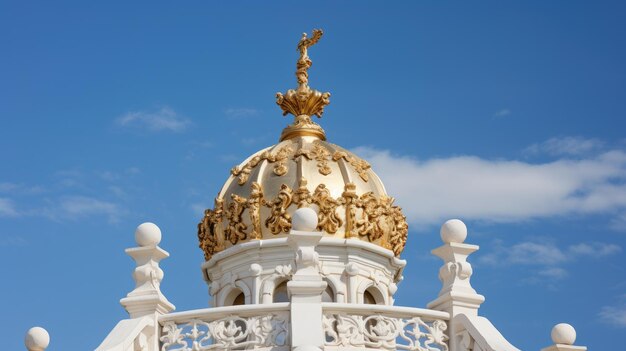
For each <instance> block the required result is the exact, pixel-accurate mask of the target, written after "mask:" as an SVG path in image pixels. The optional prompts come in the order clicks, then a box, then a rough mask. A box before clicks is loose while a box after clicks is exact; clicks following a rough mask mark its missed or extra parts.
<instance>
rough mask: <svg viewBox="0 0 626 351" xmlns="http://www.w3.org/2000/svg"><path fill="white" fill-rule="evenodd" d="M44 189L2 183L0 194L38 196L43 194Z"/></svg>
mask: <svg viewBox="0 0 626 351" xmlns="http://www.w3.org/2000/svg"><path fill="white" fill-rule="evenodd" d="M44 191H45V189H44V188H43V187H42V186H39V185H34V186H26V185H24V184H18V183H10V182H2V183H0V193H16V194H24V195H32V194H39V193H42V192H44Z"/></svg>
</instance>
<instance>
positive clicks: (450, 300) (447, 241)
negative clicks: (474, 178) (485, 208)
mask: <svg viewBox="0 0 626 351" xmlns="http://www.w3.org/2000/svg"><path fill="white" fill-rule="evenodd" d="M466 237H467V227H466V226H465V224H464V223H463V222H461V221H460V220H458V219H451V220H449V221H447V222H445V223H444V224H443V225H442V226H441V239H442V240H443V242H444V245H443V246H440V247H438V248H436V249H434V250H432V251H431V252H432V253H433V254H434V255H435V256H437V257H439V258H441V259H442V260H443V265H442V266H441V268H440V269H439V280H441V282H442V284H443V287H442V288H441V291H440V292H439V296H438V297H437V298H436V299H435V300H434V301H432V302H430V303H429V304H428V308H430V309H434V310H439V311H446V312H448V313H450V320H453V318H454V316H456V315H458V314H465V315H468V316H477V315H478V309H479V307H480V305H481V304H482V303H483V302H484V301H485V297H484V296H482V295H479V294H478V293H476V290H474V288H472V285H471V284H470V277H471V276H472V273H473V271H472V265H471V264H470V263H469V262H467V257H468V256H469V255H471V254H472V253H474V252H475V251H477V250H478V246H477V245H469V244H464V243H463V241H465V238H466ZM450 324H451V325H450V326H449V328H448V332H449V335H456V334H457V326H456V325H455V324H454V323H450ZM454 342H455V341H454V338H450V343H451V344H454ZM450 350H451V351H455V350H457V347H456V345H450Z"/></svg>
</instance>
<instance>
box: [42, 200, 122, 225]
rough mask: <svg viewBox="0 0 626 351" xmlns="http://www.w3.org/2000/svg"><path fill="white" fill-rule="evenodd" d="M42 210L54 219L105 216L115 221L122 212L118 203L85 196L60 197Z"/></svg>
mask: <svg viewBox="0 0 626 351" xmlns="http://www.w3.org/2000/svg"><path fill="white" fill-rule="evenodd" d="M42 212H43V213H44V214H45V215H46V216H48V217H49V218H51V219H54V220H60V219H80V218H85V217H92V216H106V218H107V220H108V221H109V222H117V221H118V220H119V218H120V216H121V215H122V214H123V211H122V209H121V208H120V207H119V205H117V204H115V203H112V202H108V201H103V200H99V199H96V198H92V197H87V196H65V197H62V198H61V199H60V200H59V201H58V203H56V204H55V205H54V206H49V207H48V208H46V209H44V210H43V211H42Z"/></svg>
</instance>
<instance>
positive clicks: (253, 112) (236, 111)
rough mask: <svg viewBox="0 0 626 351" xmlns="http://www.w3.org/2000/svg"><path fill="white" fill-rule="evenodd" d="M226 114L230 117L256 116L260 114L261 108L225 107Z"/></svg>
mask: <svg viewBox="0 0 626 351" xmlns="http://www.w3.org/2000/svg"><path fill="white" fill-rule="evenodd" d="M224 114H226V115H227V116H228V117H230V118H235V119H237V118H246V117H255V116H257V115H258V114H259V110H257V109H253V108H248V107H230V108H227V109H224Z"/></svg>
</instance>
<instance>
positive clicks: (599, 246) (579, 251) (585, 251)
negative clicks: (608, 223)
mask: <svg viewBox="0 0 626 351" xmlns="http://www.w3.org/2000/svg"><path fill="white" fill-rule="evenodd" d="M569 252H570V253H572V254H573V255H576V256H592V257H604V256H609V255H613V254H616V253H620V252H622V248H621V247H620V246H619V245H615V244H604V243H580V244H577V245H572V246H570V247H569Z"/></svg>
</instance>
